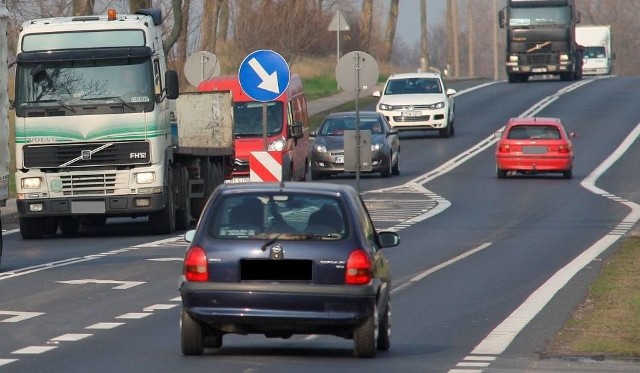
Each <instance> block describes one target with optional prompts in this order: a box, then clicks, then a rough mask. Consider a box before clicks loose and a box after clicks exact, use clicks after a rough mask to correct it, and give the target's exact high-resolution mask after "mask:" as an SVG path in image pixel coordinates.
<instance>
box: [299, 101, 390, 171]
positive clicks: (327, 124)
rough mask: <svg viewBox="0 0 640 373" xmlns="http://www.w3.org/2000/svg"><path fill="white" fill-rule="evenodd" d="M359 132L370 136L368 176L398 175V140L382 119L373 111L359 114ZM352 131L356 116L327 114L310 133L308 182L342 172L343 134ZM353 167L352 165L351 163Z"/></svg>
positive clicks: (343, 113)
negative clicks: (366, 132) (309, 177)
mask: <svg viewBox="0 0 640 373" xmlns="http://www.w3.org/2000/svg"><path fill="white" fill-rule="evenodd" d="M359 119H360V130H361V131H370V132H371V172H379V173H380V174H381V176H382V177H389V176H391V175H398V174H400V139H399V137H398V131H397V130H394V129H392V128H391V127H390V126H389V123H388V122H387V120H386V119H385V117H384V116H383V115H382V114H380V113H377V112H375V111H361V112H359ZM355 129H356V113H355V112H340V113H331V114H329V115H328V116H327V117H326V118H325V120H324V121H323V122H322V124H321V125H320V127H319V129H318V130H317V131H315V132H312V133H311V136H312V137H314V138H315V140H314V142H313V144H312V146H311V149H310V151H309V163H310V167H309V169H310V172H311V178H312V179H313V180H317V179H321V178H323V177H328V176H331V175H337V174H339V173H343V172H345V146H344V142H345V138H344V131H346V130H355ZM354 164H355V162H354Z"/></svg>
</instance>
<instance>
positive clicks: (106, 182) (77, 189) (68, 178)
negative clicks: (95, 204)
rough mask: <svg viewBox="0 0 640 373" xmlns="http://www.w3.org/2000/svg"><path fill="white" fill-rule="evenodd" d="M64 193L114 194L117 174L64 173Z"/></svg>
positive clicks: (79, 194)
mask: <svg viewBox="0 0 640 373" xmlns="http://www.w3.org/2000/svg"><path fill="white" fill-rule="evenodd" d="M60 180H61V181H62V194H63V195H65V196H83V195H109V194H114V192H115V187H116V174H115V173H112V174H102V173H100V174H92V175H62V176H60Z"/></svg>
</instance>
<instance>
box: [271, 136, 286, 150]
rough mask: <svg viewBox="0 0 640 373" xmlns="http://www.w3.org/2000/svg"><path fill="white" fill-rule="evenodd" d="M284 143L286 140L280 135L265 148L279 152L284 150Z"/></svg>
mask: <svg viewBox="0 0 640 373" xmlns="http://www.w3.org/2000/svg"><path fill="white" fill-rule="evenodd" d="M286 143H287V142H286V140H285V139H284V138H282V137H281V138H279V139H277V140H275V141H272V142H270V143H269V147H268V148H267V150H270V151H277V152H281V151H283V150H284V146H285V144H286Z"/></svg>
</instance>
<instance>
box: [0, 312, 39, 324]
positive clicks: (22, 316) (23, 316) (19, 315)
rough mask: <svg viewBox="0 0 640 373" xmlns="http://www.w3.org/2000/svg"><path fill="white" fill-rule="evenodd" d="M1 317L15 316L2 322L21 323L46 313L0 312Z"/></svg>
mask: <svg viewBox="0 0 640 373" xmlns="http://www.w3.org/2000/svg"><path fill="white" fill-rule="evenodd" d="M0 315H10V316H13V317H9V318H7V319H4V320H0V322H20V321H24V320H27V319H30V318H32V317H37V316H40V315H44V312H22V311H0Z"/></svg>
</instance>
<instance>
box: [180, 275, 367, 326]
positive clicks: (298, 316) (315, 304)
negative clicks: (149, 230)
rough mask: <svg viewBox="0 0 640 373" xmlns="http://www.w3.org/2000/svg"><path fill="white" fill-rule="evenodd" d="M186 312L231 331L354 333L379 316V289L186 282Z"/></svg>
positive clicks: (182, 289)
mask: <svg viewBox="0 0 640 373" xmlns="http://www.w3.org/2000/svg"><path fill="white" fill-rule="evenodd" d="M181 295H182V304H183V307H184V309H185V310H186V311H187V313H189V315H190V316H191V317H192V318H194V319H195V320H197V321H199V322H202V323H204V324H207V325H209V326H211V327H213V328H215V329H218V330H220V331H223V332H225V333H239V334H245V333H246V334H250V333H268V332H283V333H291V334H309V333H319V334H334V335H341V334H345V333H346V334H349V333H350V332H351V331H352V329H353V328H355V327H356V326H358V325H360V324H362V322H364V320H366V318H367V317H369V316H370V315H372V314H373V312H374V308H375V304H376V292H375V290H374V287H373V286H370V285H366V286H342V285H341V286H339V287H337V286H330V285H327V286H323V285H313V286H311V285H296V284H277V285H275V284H237V283H234V284H220V283H184V284H183V286H182V288H181Z"/></svg>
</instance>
